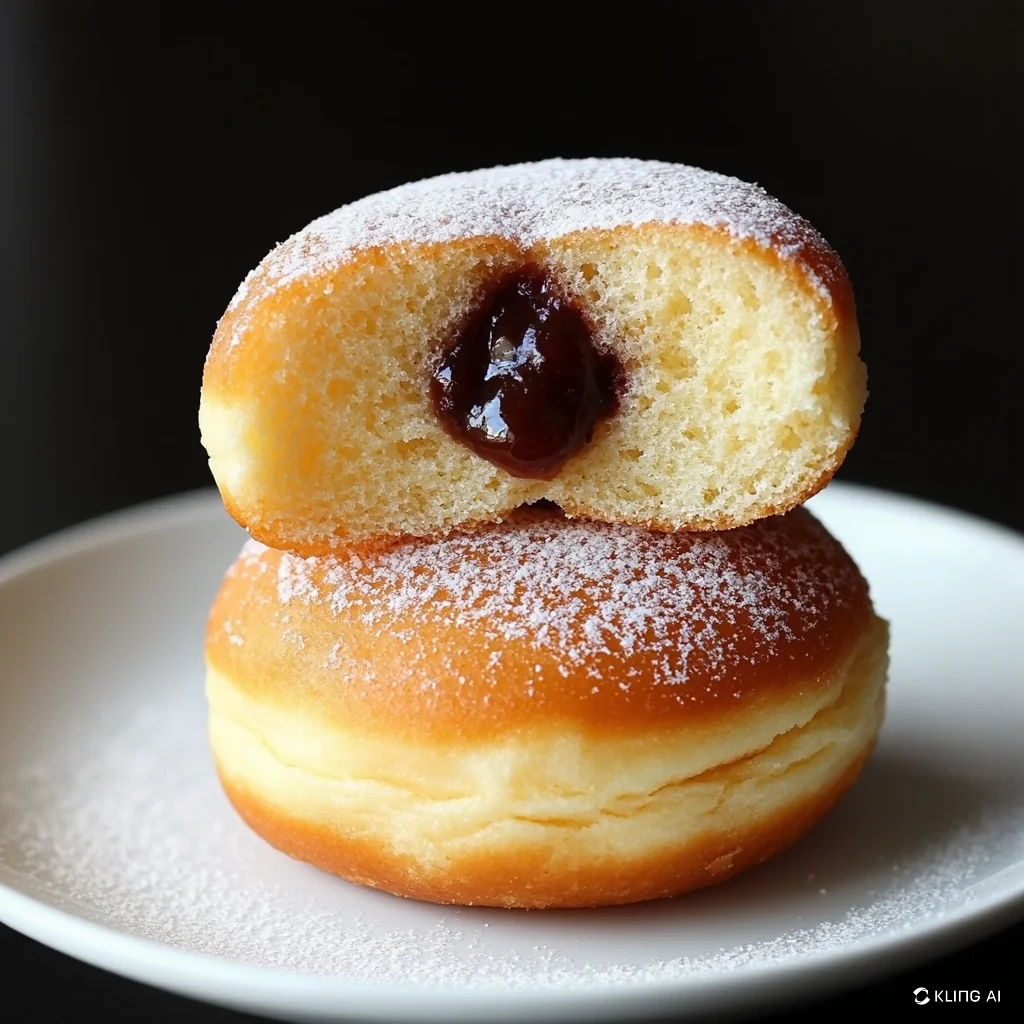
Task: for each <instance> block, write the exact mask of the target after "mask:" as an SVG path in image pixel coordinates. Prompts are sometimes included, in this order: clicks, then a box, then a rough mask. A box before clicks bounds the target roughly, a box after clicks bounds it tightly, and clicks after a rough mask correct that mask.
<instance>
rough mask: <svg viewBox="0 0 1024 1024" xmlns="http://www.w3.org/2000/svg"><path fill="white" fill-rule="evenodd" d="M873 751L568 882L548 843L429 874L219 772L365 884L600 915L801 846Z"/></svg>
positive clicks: (466, 902)
mask: <svg viewBox="0 0 1024 1024" xmlns="http://www.w3.org/2000/svg"><path fill="white" fill-rule="evenodd" d="M870 752H871V751H870V749H868V750H865V751H864V752H863V754H862V755H861V756H859V757H858V758H857V760H856V761H854V762H853V763H852V764H851V765H850V766H849V767H848V768H847V769H846V771H845V772H843V774H842V775H841V776H839V777H838V778H836V779H835V780H833V781H832V782H831V783H830V784H829V785H828V786H827V788H825V789H823V790H820V791H817V792H812V793H808V794H806V795H805V796H804V798H803V799H802V800H799V801H795V802H793V803H791V804H790V805H788V806H787V807H785V808H784V809H783V810H781V811H780V812H778V813H776V814H775V815H774V816H771V817H770V818H768V819H767V820H757V821H751V822H750V823H749V825H748V826H747V827H746V828H745V829H740V830H733V831H730V832H727V833H721V834H716V835H710V836H707V837H705V838H704V839H703V840H702V841H701V842H700V843H697V844H695V843H693V842H691V841H687V842H686V843H685V844H684V845H683V846H681V847H680V848H678V849H671V850H667V851H666V850H661V851H659V852H658V853H656V854H654V855H651V856H648V857H646V858H641V859H636V860H632V861H629V862H621V861H616V860H610V861H602V860H601V859H599V858H595V859H594V860H592V861H589V862H587V863H585V864H581V865H580V867H579V870H578V871H577V872H575V873H574V874H573V875H571V876H567V875H566V874H564V873H553V872H552V871H551V870H550V861H551V849H550V846H548V845H546V844H539V845H538V846H537V847H536V848H535V849H533V850H524V849H522V848H521V847H516V849H515V850H514V851H513V852H512V854H511V855H510V856H509V857H508V858H507V859H502V857H501V855H500V853H499V852H497V851H494V850H491V851H489V852H488V853H486V854H483V855H476V856H471V857H467V858H465V859H464V860H461V861H458V862H456V863H452V864H449V865H448V866H447V867H446V869H445V870H444V871H443V872H438V873H434V874H431V873H429V872H426V871H424V869H423V866H422V865H420V864H418V863H417V862H416V861H415V860H414V859H413V858H411V857H408V856H406V857H402V856H397V855H395V854H394V852H393V851H389V850H387V849H386V848H384V847H383V845H382V844H381V843H379V842H372V841H367V840H364V839H360V838H358V837H355V836H351V835H346V834H344V827H343V826H340V827H339V826H334V827H332V826H329V825H324V824H320V823H314V822H309V821H303V820H301V819H299V818H294V817H290V816H288V815H286V814H284V813H282V812H281V811H280V810H279V809H277V808H274V807H271V806H270V805H269V804H267V803H266V802H264V801H261V800H260V799H258V798H257V797H255V796H253V795H252V793H250V792H249V791H247V790H246V789H245V788H244V787H243V786H242V785H240V784H239V783H237V782H236V781H235V780H233V779H232V777H231V776H230V774H229V773H225V772H221V783H222V785H223V786H224V790H225V792H226V794H227V796H228V798H229V799H230V801H231V803H232V804H233V805H234V807H235V809H236V810H237V811H238V813H239V814H240V815H241V817H242V818H243V820H244V821H245V822H246V823H247V824H248V825H249V827H250V828H252V829H253V830H254V831H255V832H257V833H258V834H259V835H260V836H262V837H263V838H264V839H265V840H266V841H267V842H269V843H270V844H271V845H272V846H274V847H275V848H277V849H278V850H280V851H282V852H283V853H286V854H288V855H289V856H291V857H295V858H296V859H298V860H301V861H305V862H306V863H309V864H312V865H314V866H315V867H318V868H320V869H321V870H323V871H328V872H330V873H332V874H335V875H339V876H340V877H342V878H344V879H346V880H348V881H350V882H355V883H357V884H359V885H366V886H371V887H372V888H375V889H382V890H384V891H385V892H389V893H392V894H394V895H396V896H404V897H407V898H409V899H416V900H426V901H429V902H432V903H449V904H458V905H462V906H493V907H519V908H556V907H563V908H568V907H596V906H612V905H615V904H624V903H637V902H640V901H642V900H653V899H661V898H666V897H672V896H678V895H681V894H682V893H685V892H689V891H691V890H693V889H698V888H701V887H703V886H707V885H712V884H716V883H718V882H723V881H725V880H726V879H728V878H731V877H732V876H733V875H735V874H737V873H739V872H740V871H743V870H745V869H747V868H750V867H753V866H754V865H756V864H760V863H762V862H764V861H766V860H767V859H768V858H769V857H772V856H774V855H775V854H777V853H779V852H781V851H782V850H784V849H786V847H788V846H790V845H792V844H793V843H794V842H796V841H797V840H798V839H800V838H801V836H803V835H804V834H805V833H806V832H807V831H808V829H810V828H811V826H812V825H814V824H815V822H817V821H818V819H819V818H821V817H822V816H823V815H824V814H825V813H826V812H827V811H828V810H829V809H830V808H831V807H832V806H833V805H834V804H835V802H836V801H837V800H838V799H839V798H840V797H841V796H842V795H843V793H844V792H845V791H846V790H847V789H848V788H849V787H850V786H851V785H852V784H853V782H854V781H855V780H856V778H857V776H858V775H859V774H860V771H861V769H862V767H863V765H864V762H865V761H866V760H867V758H868V756H869V755H870Z"/></svg>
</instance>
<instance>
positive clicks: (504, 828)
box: [206, 503, 888, 908]
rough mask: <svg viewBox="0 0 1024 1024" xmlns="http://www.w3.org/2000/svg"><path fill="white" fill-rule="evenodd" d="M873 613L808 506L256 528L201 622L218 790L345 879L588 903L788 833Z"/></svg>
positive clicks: (849, 739) (682, 888)
mask: <svg viewBox="0 0 1024 1024" xmlns="http://www.w3.org/2000/svg"><path fill="white" fill-rule="evenodd" d="M887 651H888V632H887V625H886V623H885V622H884V621H883V620H882V619H880V618H879V617H878V616H877V615H876V614H875V612H874V610H873V607H872V603H871V599H870V595H869V592H868V587H867V584H866V583H865V581H864V578H863V577H862V576H861V574H860V572H859V571H858V569H857V567H856V565H855V564H854V562H853V561H852V559H851V558H850V557H849V556H848V555H847V554H846V552H845V551H844V550H843V548H842V547H841V545H840V544H839V543H838V542H837V541H836V540H835V539H833V538H832V537H831V536H830V535H829V534H828V533H827V532H826V530H825V529H824V527H822V526H821V525H820V524H819V523H818V521H817V520H816V519H814V517H813V516H812V515H811V514H810V513H809V512H807V511H806V510H804V509H797V510H794V511H792V512H790V513H788V514H787V515H785V516H780V517H772V518H767V519H762V520H760V521H758V522H756V523H754V524H752V525H750V526H746V527H741V528H737V529H734V530H729V531H721V532H705V533H700V532H691V533H660V532H656V531H648V530H644V529H641V528H637V527H633V526H628V525H623V524H608V523H601V522H592V521H587V520H583V519H570V518H567V517H565V516H564V514H563V513H561V512H560V511H559V510H558V509H557V508H553V507H549V506H546V505H544V504H543V503H542V504H539V505H536V506H532V507H527V508H523V509H520V510H518V511H516V512H515V513H514V514H512V515H511V516H510V517H509V518H508V519H507V520H506V521H505V522H504V523H502V524H491V523H481V524H475V525H473V526H469V527H465V528H461V529H459V530H455V531H453V532H452V533H451V534H449V535H448V536H446V537H444V538H406V539H404V540H401V541H399V542H397V543H395V544H392V545H390V546H388V547H386V548H371V549H359V550H357V549H346V550H345V551H344V552H341V553H338V554H335V555H325V556H308V557H302V556H299V555H296V554H294V553H290V552H282V551H278V550H274V549H271V548H267V547H266V546H264V545H263V544H262V543H260V542H258V541H254V540H250V541H248V542H247V543H246V545H245V547H244V549H243V550H242V552H241V554H240V555H239V557H238V558H237V560H236V561H235V563H234V564H233V565H232V567H231V568H230V569H229V571H228V573H227V575H226V576H225V578H224V581H223V584H222V586H221V588H220V590H219V592H218V594H217V597H216V599H215V601H214V604H213V608H212V611H211V614H210V618H209V624H208V631H207V639H206V663H207V695H208V707H209V735H210V742H211V747H212V750H213V755H214V760H215V763H216V767H217V772H218V774H219V777H220V780H221V782H222V784H223V788H224V790H225V792H226V794H227V796H228V798H229V800H230V801H231V803H232V804H233V805H234V807H235V808H236V810H237V811H238V813H239V814H240V815H241V817H242V818H243V819H244V821H245V822H247V823H248V825H249V826H250V827H251V828H252V829H253V830H255V832H256V833H258V834H259V835H260V836H262V837H263V838H264V839H265V840H267V841H268V842H269V843H270V844H272V845H273V846H274V847H276V848H277V849H278V850H281V851H283V852H285V853H287V854H289V855H291V856H292V857H295V858H297V859H299V860H302V861H306V862H308V863H310V864H313V865H315V866H316V867H318V868H321V869H323V870H325V871H327V872H331V873H334V874H336V875H339V876H341V877H342V878H344V879H347V880H349V881H351V882H355V883H358V884H361V885H365V886H372V887H375V888H378V889H382V890H385V891H387V892H390V893H394V894H396V895H399V896H404V897H409V898H414V899H419V900H426V901H432V902H435V903H453V904H462V905H485V906H497V907H521V908H544V907H587V906H601V905H611V904H622V903H632V902H637V901H641V900H649V899H655V898H659V897H669V896H675V895H677V894H680V893H683V892H686V891H688V890H692V889H695V888H698V887H700V886H705V885H708V884H711V883H715V882H719V881H721V880H723V879H726V878H728V877H730V876H732V875H734V874H735V873H736V872H738V871H741V870H743V869H745V868H748V867H751V866H752V865H755V864H757V863H759V862H761V861H763V860H765V859H766V858H768V857H770V856H772V855H773V854H775V853H777V852H778V851H780V850H782V849H783V848H785V847H786V846H788V845H789V844H790V843H792V842H794V841H795V840H796V839H797V838H799V837H800V836H801V835H803V834H804V833H805V832H806V831H807V829H808V828H810V827H811V825H812V824H813V823H814V822H815V821H816V820H818V819H819V818H820V817H821V816H822V815H823V814H824V813H825V812H826V811H827V810H828V808H829V807H830V806H831V805H832V804H834V802H835V801H836V800H837V799H838V798H839V796H840V795H841V794H842V792H843V791H844V790H845V789H846V788H847V787H848V786H850V785H851V783H852V782H853V781H854V780H855V778H856V777H857V775H858V772H859V771H860V769H861V767H862V765H863V764H864V762H865V760H866V759H867V757H868V756H869V753H870V751H871V749H872V747H873V745H874V743H875V739H876V735H877V732H878V729H879V725H880V722H881V720H882V714H883V706H884V686H885V677H886V671H887V663H888V655H887Z"/></svg>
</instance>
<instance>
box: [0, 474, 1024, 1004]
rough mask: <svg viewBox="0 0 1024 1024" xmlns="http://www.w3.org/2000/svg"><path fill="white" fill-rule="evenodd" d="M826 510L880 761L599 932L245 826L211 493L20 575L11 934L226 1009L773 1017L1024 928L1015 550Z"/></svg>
mask: <svg viewBox="0 0 1024 1024" xmlns="http://www.w3.org/2000/svg"><path fill="white" fill-rule="evenodd" d="M813 508H814V510H815V512H817V513H818V515H819V516H820V517H821V518H822V519H823V520H824V521H825V522H826V523H827V524H828V525H829V526H830V527H831V528H832V529H833V530H834V531H835V532H836V534H837V535H838V536H839V537H840V538H841V539H842V540H843V541H844V542H845V543H846V544H847V546H848V547H849V549H850V551H851V553H852V554H853V555H854V557H855V558H856V559H857V560H858V561H859V562H860V564H861V567H862V568H863V570H864V572H865V573H866V575H867V576H868V578H869V579H870V580H871V583H872V587H873V591H874V594H875V599H876V603H877V606H878V608H879V610H880V612H881V613H882V614H883V615H885V616H886V617H887V618H889V619H890V621H891V623H892V628H893V667H892V674H891V680H890V691H889V692H890V700H889V713H888V719H887V721H886V725H885V728H884V731H883V735H882V739H881V743H880V745H879V748H878V750H877V752H876V754H875V756H874V758H873V759H872V761H871V763H870V765H869V766H868V768H867V770H866V771H865V773H864V775H863V776H862V778H861V780H860V781H859V783H858V784H857V785H856V786H855V787H854V789H853V790H852V791H851V793H850V794H849V795H848V796H847V797H846V798H845V799H844V800H843V801H842V802H841V804H840V805H839V806H838V807H837V808H836V809H835V810H834V812H833V813H832V814H831V815H829V816H828V817H827V818H826V819H825V820H824V821H823V822H822V823H821V824H820V825H819V826H818V827H817V828H815V829H814V830H813V832H812V833H811V834H810V835H809V836H807V837H806V838H805V839H804V840H803V841H802V842H800V843H799V844H798V845H797V846H795V847H794V848H793V849H791V850H790V851H789V852H787V853H785V854H784V855H783V856H781V857H779V858H778V859H776V860H775V861H773V862H771V863H769V864H766V865H764V866H762V867H760V868H758V869H756V870H754V871H751V872H749V873H747V874H745V875H742V876H740V877H739V878H737V879H735V880H733V881H732V882H729V883H727V884H725V885H722V886H720V887H718V888H715V889H711V890H706V891H703V892H700V893H697V894H695V895H693V896H690V897H685V898H682V899H679V900H675V901H668V902H660V903H654V904H647V905H640V906H635V907H625V908H617V909H611V910H599V911H559V912H533V913H529V912H526V913H524V912H515V911H497V910H484V909H455V908H440V907H436V906H431V905H427V904H420V903H413V902H408V901H403V900H399V899H396V898H393V897H390V896H387V895H384V894H381V893H377V892H372V891H369V890H365V889H360V888H356V887H354V886H350V885H348V884H346V883H344V882H341V881H339V880H337V879H334V878H330V877H328V876H325V875H321V874H319V873H318V872H316V871H314V870H313V869H312V868H308V867H306V866H305V865H301V864H298V863H295V862H293V861H290V860H288V859H287V858H286V857H284V856H282V855H280V854H278V853H276V852H275V851H274V850H272V849H270V848H269V847H267V846H265V845H264V844H263V843H262V842H261V841H260V840H259V839H257V838H256V837H255V836H254V835H252V834H250V833H249V832H248V831H247V830H246V829H245V828H244V827H243V826H242V825H241V824H240V823H239V821H238V820H236V818H235V816H234V814H233V813H232V811H231V810H230V808H229V807H228V804H227V803H226V801H225V800H224V799H223V797H222V796H221V794H220V791H219V789H218V787H217V784H216V782H215V780H214V776H213V772H212V769H211V765H210V760H209V757H208V755H207V752H206V745H205V736H204V706H203V693H202V686H203V666H202V643H203V625H204V618H205V615H206V610H207V607H208V605H209V601H210V599H211V597H212V595H213V593H214V590H215V588H216V586H217V582H218V579H219V577H220V575H221V573H222V571H223V570H224V568H225V567H226V566H227V564H228V563H229V561H230V560H231V559H232V558H233V556H234V555H235V553H236V551H237V549H238V547H239V546H240V544H241V541H242V539H243V538H242V533H241V531H239V529H238V528H237V527H236V526H234V524H232V523H231V522H230V521H229V520H228V519H227V517H226V516H225V514H224V513H223V512H222V511H221V509H220V505H219V503H218V500H217V497H216V495H214V494H212V493H202V494H197V495H186V496H183V497H181V498H177V499H172V500H170V501H165V502H160V503H157V504H154V505H149V506H146V507H143V508H140V509H137V510H132V511H129V512H126V513H121V514H119V515H116V516H113V517H109V518H107V519H105V520H101V521H99V522H97V523H94V524H89V525H87V526H85V527H82V528H78V529H75V530H72V531H70V532H68V533H65V534H63V535H61V536H58V537H56V538H53V539H51V540H48V541H44V542H43V543H41V544H38V545H35V546H33V547H31V548H29V549H27V550H25V551H23V552H20V553H17V554H15V555H13V556H10V557H8V558H7V559H5V560H4V561H3V562H0V919H2V920H3V921H5V922H6V923H7V924H9V925H10V926H12V927H13V928H17V929H18V930H20V931H22V932H24V933H25V934H27V935H30V936H32V937H33V938H36V939H38V940H40V941H42V942H45V943H47V944H49V945H51V946H53V947H55V948H57V949H60V950H62V951H64V952H66V953H69V954H71V955H72V956H76V957H79V958H81V959H82V960H86V961H89V962H90V963H93V964H96V965H99V966H101V967H105V968H108V969H110V970H112V971H116V972H119V973H121V974H124V975H126V976H128V977H131V978H135V979H137V980H140V981H144V982H149V983H150V984H153V985H158V986H162V987H164V988H167V989H171V990H173V991H176V992H180V993H183V994H186V995H190V996H194V997H197V998H200V999H205V1000H208V1001H211V1002H215V1003H221V1004H223V1005H227V1006H232V1007H235V1008H238V1009H243V1010H252V1011H255V1012H259V1013H262V1014H265V1015H273V1016H277V1017H280V1018H282V1019H286V1020H292V1021H349V1020H367V1019H372V1020H379V1021H444V1022H449V1021H478V1020H481V1019H488V1020H494V1021H498V1020H502V1021H506V1020H507V1021H511V1020H516V1021H525V1020H534V1021H541V1020H563V1021H568V1020H579V1021H598V1020H626V1019H635V1018H638V1017H643V1016H646V1015H650V1014H654V1013H659V1012H660V1013H664V1012H669V1011H671V1012H674V1013H676V1014H678V1015H679V1017H683V1016H687V1015H694V1016H696V1015H698V1014H706V1013H709V1012H711V1013H715V1014H722V1013H724V1012H726V1011H731V1010H738V1009H742V1008H746V1009H754V1008H757V1007H761V1008H765V1009H767V1008H768V1007H769V1006H770V1004H771V1003H773V1002H774V1001H777V1000H780V999H801V998H809V997H811V996H814V995H819V994H821V993H823V992H826V991H828V990H832V989H836V988H839V987H842V986H844V985H852V984H855V983H858V982H862V981H865V980H867V979H868V978H871V977H876V976H879V975H881V974H883V973H885V972H886V971H893V970H897V969H900V968H905V967H907V966H909V965H910V964H912V963H913V962H916V961H920V960H923V959H926V958H928V957H931V956H935V955H938V954H940V953H943V952H946V951H948V950H950V949H952V948H954V947H956V946H959V945H963V944H965V943H967V942H969V941H972V940H974V939H975V938H978V937H980V936H982V935H984V934H985V933H987V932H990V931H993V930H995V929H996V928H998V927H1000V926H1001V925H1004V924H1009V923H1010V922H1011V921H1012V920H1014V919H1017V918H1020V917H1022V916H1024V744H1022V743H1021V739H1020V737H1021V734H1022V730H1024V540H1022V539H1021V538H1019V537H1018V536H1016V535H1014V534H1011V533H1009V532H1008V531H1005V530H1001V529H999V528H996V527H993V526H990V525H988V524H985V523H983V522H980V521H977V520H974V519H971V518H968V517H965V516H962V515H959V514H956V513H953V512H949V511H946V510H943V509H939V508H935V507H933V506H930V505H925V504H921V503H919V502H915V501H910V500H907V499H904V498H898V497H894V496H891V495H885V494H881V493H879V492H875V491H870V490H865V489H862V488H855V487H850V486H840V485H833V486H832V487H830V488H829V489H828V490H827V491H826V492H825V493H824V494H822V495H820V496H819V497H817V498H815V499H814V501H813ZM11 983H13V984H17V979H11ZM908 998H909V997H908Z"/></svg>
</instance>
